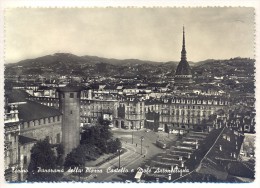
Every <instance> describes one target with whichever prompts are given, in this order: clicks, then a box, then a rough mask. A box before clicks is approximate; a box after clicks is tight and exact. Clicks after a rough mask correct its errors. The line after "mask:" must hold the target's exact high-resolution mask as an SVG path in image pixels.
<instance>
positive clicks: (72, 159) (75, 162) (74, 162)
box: [64, 145, 86, 170]
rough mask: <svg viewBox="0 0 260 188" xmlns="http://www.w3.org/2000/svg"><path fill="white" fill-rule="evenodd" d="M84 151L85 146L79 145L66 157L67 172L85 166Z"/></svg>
mask: <svg viewBox="0 0 260 188" xmlns="http://www.w3.org/2000/svg"><path fill="white" fill-rule="evenodd" d="M84 149H85V148H84V145H79V146H78V147H77V148H75V149H73V150H72V151H71V152H70V153H69V154H68V155H67V156H66V158H65V162H64V168H65V170H67V169H69V168H74V167H82V166H84V165H85V157H86V152H85V150H84Z"/></svg>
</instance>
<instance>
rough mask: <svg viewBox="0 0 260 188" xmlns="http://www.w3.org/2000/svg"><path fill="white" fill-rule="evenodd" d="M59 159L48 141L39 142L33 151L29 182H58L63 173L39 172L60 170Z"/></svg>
mask: <svg viewBox="0 0 260 188" xmlns="http://www.w3.org/2000/svg"><path fill="white" fill-rule="evenodd" d="M56 161H57V157H56V156H55V153H54V151H53V150H52V146H51V144H50V143H49V142H48V140H47V139H45V140H40V141H38V142H37V143H36V144H35V145H34V146H33V147H32V149H31V161H30V164H29V166H28V174H27V175H28V177H27V180H28V181H33V182H42V181H48V182H50V181H57V180H58V179H59V178H60V177H61V175H62V174H61V173H51V172H50V173H49V172H38V169H39V168H41V169H49V170H50V169H52V170H55V169H58V167H57V164H56Z"/></svg>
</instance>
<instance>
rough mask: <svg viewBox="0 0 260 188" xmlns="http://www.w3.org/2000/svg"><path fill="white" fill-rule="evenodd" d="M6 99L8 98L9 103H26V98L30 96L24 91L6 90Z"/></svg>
mask: <svg viewBox="0 0 260 188" xmlns="http://www.w3.org/2000/svg"><path fill="white" fill-rule="evenodd" d="M5 94H6V97H7V98H8V102H9V103H15V102H25V101H26V98H27V97H29V96H30V95H29V94H28V93H26V92H25V91H23V90H16V89H14V90H9V91H8V90H6V91H5Z"/></svg>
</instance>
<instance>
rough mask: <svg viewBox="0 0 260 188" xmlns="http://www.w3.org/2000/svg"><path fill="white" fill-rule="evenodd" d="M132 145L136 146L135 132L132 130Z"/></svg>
mask: <svg viewBox="0 0 260 188" xmlns="http://www.w3.org/2000/svg"><path fill="white" fill-rule="evenodd" d="M132 144H134V130H132Z"/></svg>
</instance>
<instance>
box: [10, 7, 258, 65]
mask: <svg viewBox="0 0 260 188" xmlns="http://www.w3.org/2000/svg"><path fill="white" fill-rule="evenodd" d="M18 18H19V19H18ZM122 18H124V19H122ZM64 20H66V21H65V22H64ZM183 25H184V26H185V33H186V36H185V38H186V50H187V60H188V61H192V62H197V61H203V60H206V59H230V58H234V57H246V58H254V29H255V28H254V9H253V8H207V9H205V8H185V9H184V8H147V9H141V8H136V9H135V8H132V9H129V8H128V9H126V8H90V9H25V8H24V9H8V10H6V12H5V28H6V29H5V36H6V37H5V38H6V40H5V63H16V62H18V61H20V60H24V59H33V58H37V57H40V56H44V55H49V54H54V53H72V54H75V55H78V56H84V55H90V56H99V57H105V58H114V59H140V60H150V61H159V62H166V61H179V60H180V58H181V46H182V27H183ZM202 28H203V29H202ZM238 31H239V32H238Z"/></svg>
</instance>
